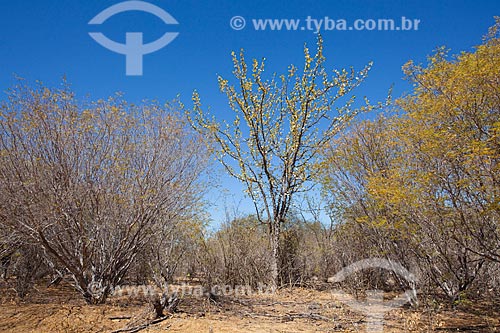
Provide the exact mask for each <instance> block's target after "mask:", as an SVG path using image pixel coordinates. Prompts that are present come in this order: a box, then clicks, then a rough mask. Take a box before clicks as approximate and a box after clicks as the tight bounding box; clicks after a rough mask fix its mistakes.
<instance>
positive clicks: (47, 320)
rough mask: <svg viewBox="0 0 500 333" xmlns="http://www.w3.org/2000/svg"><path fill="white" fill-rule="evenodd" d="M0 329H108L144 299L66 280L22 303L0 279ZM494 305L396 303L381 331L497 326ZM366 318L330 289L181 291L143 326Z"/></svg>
mask: <svg viewBox="0 0 500 333" xmlns="http://www.w3.org/2000/svg"><path fill="white" fill-rule="evenodd" d="M0 292H1V294H0V304H1V305H0V306H1V311H0V331H1V332H16V333H22V332H47V333H49V332H50V333H56V332H61V333H62V332H75V333H76V332H78V333H86V332H111V331H113V330H117V329H120V328H123V327H125V326H126V325H127V323H129V322H130V320H133V318H134V316H135V315H136V314H137V313H140V312H141V311H143V309H144V306H145V305H146V301H145V300H144V299H140V298H137V297H135V298H131V297H129V296H122V297H111V298H110V299H109V301H108V304H106V305H102V306H88V305H86V304H84V302H83V301H82V300H81V299H80V297H79V295H78V294H76V293H75V292H74V291H73V290H72V289H71V287H69V286H68V285H62V286H58V287H55V288H54V287H51V288H45V287H44V286H37V290H34V291H33V292H32V293H31V294H30V295H28V297H27V299H26V300H25V301H23V302H21V301H19V300H18V299H16V297H15V293H14V291H13V290H12V289H9V286H8V285H7V284H6V283H0ZM499 314H500V311H499V309H498V305H495V304H494V303H493V302H491V303H488V302H483V303H476V304H469V305H467V306H463V307H461V308H459V309H454V310H453V309H440V310H439V311H437V310H434V311H428V310H423V309H419V310H418V311H417V310H411V309H398V310H394V311H391V312H389V314H387V315H386V316H385V320H386V321H385V327H384V331H385V332H457V331H459V332H460V331H466V332H500V320H499V318H498V317H500V316H499ZM364 327H365V318H364V317H363V316H362V315H361V314H359V313H356V312H354V311H352V310H351V309H350V308H349V307H347V306H345V305H343V304H342V303H341V302H339V301H338V300H336V299H335V298H334V297H333V296H332V294H331V293H330V292H329V291H317V290H311V289H303V288H293V289H282V290H280V291H278V292H277V293H276V294H274V295H264V294H255V295H252V296H239V297H237V298H231V297H224V298H221V299H219V300H218V301H217V302H213V301H210V300H208V299H207V298H201V297H195V296H185V297H184V298H183V299H182V301H181V304H180V306H179V312H178V313H175V314H174V315H172V316H171V317H170V318H168V319H167V320H164V321H163V322H161V323H158V324H156V325H152V326H150V327H149V328H147V329H145V330H143V331H141V332H202V333H203V332H206V333H210V332H211V333H219V332H220V333H222V332H231V333H238V332H265V333H270V332H273V333H274V332H362V331H363V330H364Z"/></svg>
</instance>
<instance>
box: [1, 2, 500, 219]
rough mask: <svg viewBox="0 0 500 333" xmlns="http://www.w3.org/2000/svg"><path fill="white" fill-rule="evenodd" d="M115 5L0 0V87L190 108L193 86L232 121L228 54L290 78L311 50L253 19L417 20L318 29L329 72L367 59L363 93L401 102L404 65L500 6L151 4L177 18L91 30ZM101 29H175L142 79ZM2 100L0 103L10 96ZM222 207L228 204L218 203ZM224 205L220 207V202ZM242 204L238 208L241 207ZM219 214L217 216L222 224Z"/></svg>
mask: <svg viewBox="0 0 500 333" xmlns="http://www.w3.org/2000/svg"><path fill="white" fill-rule="evenodd" d="M119 2H120V1H119V0H118V1H117V0H105V1H96V0H87V1H81V0H80V1H77V0H58V1H56V0H52V1H50V0H44V1H41V0H37V1H35V0H16V1H14V0H0V78H1V81H0V89H1V91H2V92H3V91H5V90H6V89H7V88H8V87H10V86H11V85H12V84H13V82H14V79H13V74H17V75H19V76H21V77H24V78H27V79H30V80H41V81H43V82H44V83H45V84H47V85H49V86H52V85H57V84H58V83H59V82H60V79H61V77H62V76H63V75H66V76H67V78H68V80H69V82H70V83H71V84H72V86H73V89H74V90H75V91H76V93H77V94H78V95H79V96H80V97H83V96H85V95H90V97H91V98H92V99H98V98H104V97H107V96H109V95H111V94H113V93H114V92H116V91H121V92H124V93H125V98H126V99H127V100H129V101H131V102H139V101H141V100H142V99H158V100H160V101H167V100H170V99H172V98H174V97H175V96H176V95H177V94H180V96H181V99H182V100H183V101H184V102H186V103H188V104H189V102H190V96H191V93H192V91H193V89H197V90H198V91H199V92H200V94H201V96H202V100H203V103H204V105H210V106H211V108H212V112H213V113H215V114H216V115H217V116H218V117H220V118H223V117H228V116H231V114H230V113H229V110H228V108H227V106H226V102H225V99H224V96H223V95H221V94H220V93H219V91H218V88H217V80H216V75H217V74H221V75H223V76H225V77H227V78H230V76H231V74H230V72H231V70H232V63H231V58H230V53H231V51H232V50H236V51H238V50H239V49H240V48H244V49H245V50H246V56H247V58H251V57H257V58H262V57H266V59H267V71H268V73H269V74H271V73H272V72H284V71H285V70H286V68H287V66H288V65H290V64H296V65H301V64H302V50H303V45H304V43H308V44H309V45H310V46H311V47H313V46H314V43H315V38H316V36H315V34H314V32H312V31H308V30H307V29H304V30H300V29H299V30H298V31H284V30H282V31H269V30H268V31H256V30H255V29H254V28H253V25H252V19H266V18H273V19H301V20H302V22H303V23H305V19H306V18H307V16H310V17H311V18H314V19H318V20H319V19H324V18H325V17H326V16H328V17H329V18H331V19H335V20H338V19H345V20H347V21H348V24H352V23H353V21H354V20H356V19H364V20H366V19H375V20H376V19H379V18H392V19H394V20H395V21H396V22H397V23H399V21H400V18H401V17H402V16H405V17H407V18H411V19H419V20H420V24H419V29H418V30H417V31H401V30H399V31H322V35H323V37H324V40H325V54H326V56H327V60H328V63H329V67H330V68H340V67H348V66H351V65H352V66H354V67H355V68H361V67H362V66H363V65H364V64H366V63H367V62H368V61H370V60H373V61H374V67H373V70H372V71H371V73H370V75H369V78H368V80H367V81H366V82H365V84H364V85H363V86H362V87H360V89H359V90H358V92H357V95H361V96H362V95H366V96H368V97H369V98H370V100H372V101H376V100H380V99H383V98H384V97H385V95H386V93H387V90H388V89H389V87H390V86H391V85H392V84H394V95H395V96H398V95H400V94H401V93H402V92H404V91H408V89H409V88H410V87H409V86H408V84H407V83H405V82H404V81H403V80H402V77H403V75H402V72H401V66H402V65H403V64H404V63H405V62H406V61H408V60H409V59H413V60H415V61H416V62H425V59H426V56H427V55H428V54H430V53H431V52H432V50H434V49H435V48H436V47H437V46H441V45H446V46H447V47H449V48H451V50H452V52H459V51H462V50H471V49H472V47H473V46H474V45H477V44H479V43H481V37H482V36H483V35H484V34H485V33H486V32H487V28H488V27H489V26H491V25H493V23H494V19H493V16H494V15H500V1H495V0H488V1H481V0H475V1H463V0H454V1H452V0H447V1H437V0H425V1H383V0H378V1H340V0H336V1H328V0H318V1H304V0H302V1H296V0H291V1H269V0H267V1H260V0H248V1H236V0H233V1H229V0H227V1H194V0H151V1H149V2H150V3H152V4H155V5H157V6H159V7H161V8H163V9H164V10H165V11H167V12H168V13H169V14H170V15H171V16H173V17H174V18H175V19H176V20H177V21H178V23H179V24H178V25H166V24H165V23H164V22H163V21H162V20H161V19H159V18H158V17H155V16H154V15H152V14H149V13H145V12H138V11H134V12H124V13H121V14H117V15H115V16H114V17H111V18H109V19H108V20H107V21H106V22H104V23H103V24H102V25H100V26H97V27H95V26H94V27H93V26H89V25H88V22H89V21H90V20H91V19H92V18H93V17H94V16H95V15H97V14H98V13H99V12H101V11H102V10H104V9H105V8H107V7H109V6H111V5H114V4H117V3H119ZM233 16H242V17H243V18H245V19H246V26H245V28H244V29H242V30H234V29H232V28H231V27H230V24H229V23H230V20H231V18H232V17H233ZM95 31H99V32H102V33H104V34H105V35H106V36H107V37H108V38H110V39H112V40H115V41H117V42H120V43H123V42H124V41H125V33H126V32H143V34H144V41H145V42H150V41H154V40H155V39H157V38H159V37H161V36H162V35H163V34H164V33H165V32H167V31H171V32H179V35H178V37H177V38H176V39H175V40H174V41H173V42H171V43H170V44H169V45H167V46H166V47H164V48H163V49H161V50H159V51H157V52H155V53H152V54H148V55H145V56H144V58H143V71H144V72H143V75H142V76H126V75H125V56H123V55H120V54H117V53H113V52H111V51H109V50H107V49H105V48H104V47H102V46H100V45H98V44H97V43H96V42H95V41H94V40H93V39H92V38H91V37H90V36H89V35H88V33H89V32H95ZM4 98H5V95H4V94H2V97H0V99H4ZM224 187H226V188H227V189H228V191H229V193H231V196H229V197H230V199H228V204H229V205H232V204H234V203H236V204H237V203H238V201H239V198H241V188H240V187H238V186H236V185H235V183H234V182H231V181H225V182H224ZM218 202H219V203H220V202H223V200H222V199H220V198H219V199H218ZM219 207H220V205H219ZM245 207H246V204H243V208H241V207H240V208H241V209H242V210H245V209H246V208H245ZM221 216H222V214H221V212H220V211H219V212H215V213H214V218H215V219H216V220H218V219H220V217H221Z"/></svg>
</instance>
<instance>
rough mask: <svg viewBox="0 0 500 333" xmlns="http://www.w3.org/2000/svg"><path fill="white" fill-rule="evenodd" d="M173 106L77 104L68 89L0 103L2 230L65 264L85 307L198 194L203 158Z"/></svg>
mask: <svg viewBox="0 0 500 333" xmlns="http://www.w3.org/2000/svg"><path fill="white" fill-rule="evenodd" d="M176 108H177V106H176V103H175V102H173V103H171V104H167V105H166V106H164V107H163V106H159V105H157V104H148V105H144V106H134V105H129V104H127V103H126V102H125V101H123V100H122V99H121V97H120V96H115V97H111V98H109V99H108V100H99V101H97V102H94V103H87V104H79V103H78V102H77V101H76V99H75V97H74V94H73V93H72V92H71V91H70V89H69V88H68V87H67V85H64V86H63V87H62V88H61V89H48V88H45V87H43V86H39V87H37V88H30V87H27V86H23V85H19V86H17V87H15V88H14V89H12V90H11V91H10V93H9V100H8V101H7V102H5V103H4V104H3V105H2V109H1V114H0V130H1V132H0V192H1V193H3V196H2V200H1V201H0V212H1V214H2V216H3V217H5V218H3V219H2V223H4V224H5V225H7V226H8V227H9V228H10V229H11V230H16V231H17V232H18V233H19V234H20V235H22V237H23V238H24V239H27V240H30V241H31V242H34V244H37V246H39V247H40V248H41V249H42V250H43V253H44V256H45V258H46V259H47V260H48V261H49V262H51V263H52V264H53V265H54V266H59V267H60V266H62V267H65V268H66V269H67V270H68V271H69V272H70V274H71V276H72V278H73V280H74V285H75V287H76V288H77V290H78V291H79V292H80V293H81V294H82V295H83V297H84V298H85V300H86V301H87V302H88V303H92V304H96V303H102V302H104V301H105V300H106V297H107V296H108V295H109V293H110V292H111V291H112V289H113V288H114V286H116V285H117V284H119V283H120V281H121V280H122V278H123V277H124V275H125V273H126V272H127V269H128V268H129V266H130V265H131V263H132V262H133V261H134V259H135V257H136V255H137V253H138V251H139V250H141V249H142V248H143V247H144V246H145V245H146V244H148V241H149V239H150V238H151V235H152V231H153V230H154V228H153V227H155V226H156V225H157V224H159V223H168V219H165V217H166V216H170V215H172V214H174V213H175V210H176V209H177V207H178V206H179V202H180V201H182V202H184V201H189V200H191V199H192V195H196V194H195V193H194V192H193V191H192V188H193V187H195V186H197V184H198V181H199V176H200V172H201V170H202V167H201V166H202V165H203V164H204V163H205V161H206V155H207V154H206V152H205V151H204V148H203V147H204V145H203V144H200V143H201V140H200V138H199V136H197V135H193V133H192V132H191V131H189V128H187V127H186V125H185V123H184V122H183V120H182V119H181V117H180V116H179V115H178V114H176V113H175V112H174V111H175V109H176Z"/></svg>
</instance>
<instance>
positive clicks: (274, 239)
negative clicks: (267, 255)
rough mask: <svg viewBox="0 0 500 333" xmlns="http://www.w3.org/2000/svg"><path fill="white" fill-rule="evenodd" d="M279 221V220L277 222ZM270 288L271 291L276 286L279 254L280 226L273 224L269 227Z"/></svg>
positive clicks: (277, 282)
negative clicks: (270, 254) (270, 253)
mask: <svg viewBox="0 0 500 333" xmlns="http://www.w3.org/2000/svg"><path fill="white" fill-rule="evenodd" d="M278 223H279V222H278ZM270 240H271V252H272V256H271V288H272V290H273V292H274V291H275V290H276V289H277V288H278V284H279V262H280V260H279V256H280V251H279V247H280V226H279V225H276V223H275V225H274V226H273V227H272V228H271V234H270Z"/></svg>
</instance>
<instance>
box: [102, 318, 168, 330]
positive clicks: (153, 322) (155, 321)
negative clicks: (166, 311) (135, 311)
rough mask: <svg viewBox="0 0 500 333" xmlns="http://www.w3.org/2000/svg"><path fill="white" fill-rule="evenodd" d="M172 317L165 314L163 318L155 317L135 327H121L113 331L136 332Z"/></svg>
mask: <svg viewBox="0 0 500 333" xmlns="http://www.w3.org/2000/svg"><path fill="white" fill-rule="evenodd" d="M168 318H170V317H169V316H165V317H163V318H157V319H153V320H151V321H149V322H147V323H145V324H142V325H139V326H135V327H130V328H121V329H119V330H116V331H112V332H111V333H124V332H127V333H136V332H139V331H142V330H143V329H146V328H148V327H149V326H151V325H155V324H158V323H161V322H162V321H164V320H166V319H168Z"/></svg>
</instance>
